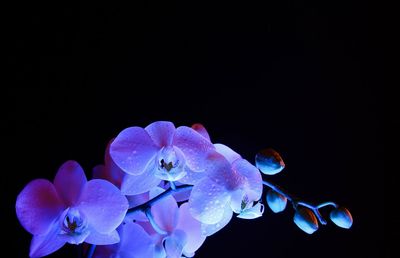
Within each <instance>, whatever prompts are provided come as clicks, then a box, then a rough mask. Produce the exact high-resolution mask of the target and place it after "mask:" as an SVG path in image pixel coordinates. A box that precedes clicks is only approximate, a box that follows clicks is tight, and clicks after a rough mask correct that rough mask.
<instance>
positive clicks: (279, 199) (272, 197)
mask: <svg viewBox="0 0 400 258" xmlns="http://www.w3.org/2000/svg"><path fill="white" fill-rule="evenodd" d="M267 203H268V206H269V207H270V208H271V210H272V211H273V212H275V213H278V212H281V211H283V210H284V209H285V208H286V204H287V198H286V197H285V196H283V195H282V194H280V193H277V192H275V191H274V190H272V189H271V190H269V191H268V193H267Z"/></svg>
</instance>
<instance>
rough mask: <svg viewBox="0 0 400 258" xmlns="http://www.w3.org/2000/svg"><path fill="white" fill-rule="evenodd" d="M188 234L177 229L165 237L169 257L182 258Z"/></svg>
mask: <svg viewBox="0 0 400 258" xmlns="http://www.w3.org/2000/svg"><path fill="white" fill-rule="evenodd" d="M186 241H187V239H186V234H185V232H183V231H181V230H175V231H174V232H173V233H172V234H171V235H169V236H168V237H166V238H165V243H164V245H165V252H166V254H167V257H168V258H180V257H181V255H182V253H183V247H184V246H185V245H186Z"/></svg>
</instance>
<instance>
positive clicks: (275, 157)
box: [256, 149, 285, 175]
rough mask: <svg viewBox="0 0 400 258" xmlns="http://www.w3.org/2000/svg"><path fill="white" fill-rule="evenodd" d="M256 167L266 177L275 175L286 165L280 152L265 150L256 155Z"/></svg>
mask: <svg viewBox="0 0 400 258" xmlns="http://www.w3.org/2000/svg"><path fill="white" fill-rule="evenodd" d="M256 167H257V168H258V169H259V170H261V172H263V173H264V174H266V175H275V174H277V173H279V172H281V171H282V169H284V168H285V163H284V162H283V159H282V157H281V156H280V155H279V153H278V152H276V151H275V150H273V149H264V150H261V151H260V152H259V153H257V155H256Z"/></svg>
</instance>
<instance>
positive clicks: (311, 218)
mask: <svg viewBox="0 0 400 258" xmlns="http://www.w3.org/2000/svg"><path fill="white" fill-rule="evenodd" d="M293 221H294V223H295V224H296V225H297V226H298V227H299V228H300V229H301V230H303V231H304V232H306V233H307V234H312V233H314V232H315V231H317V229H318V221H317V218H316V217H315V215H314V213H313V212H312V211H311V210H310V209H307V208H300V209H298V210H297V211H296V213H295V214H294V218H293Z"/></svg>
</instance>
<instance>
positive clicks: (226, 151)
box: [214, 143, 242, 164]
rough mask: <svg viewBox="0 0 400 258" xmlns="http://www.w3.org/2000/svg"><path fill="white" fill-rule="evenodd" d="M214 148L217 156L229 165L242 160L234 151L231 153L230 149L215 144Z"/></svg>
mask: <svg viewBox="0 0 400 258" xmlns="http://www.w3.org/2000/svg"><path fill="white" fill-rule="evenodd" d="M214 147H215V149H216V151H217V152H218V153H219V154H222V155H223V156H224V157H225V158H226V159H227V160H228V161H229V163H231V164H232V163H233V162H234V161H235V160H237V159H240V158H242V157H241V156H240V155H239V154H237V153H236V152H235V151H233V150H232V149H231V148H229V147H228V146H226V145H224V144H220V143H216V144H214Z"/></svg>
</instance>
